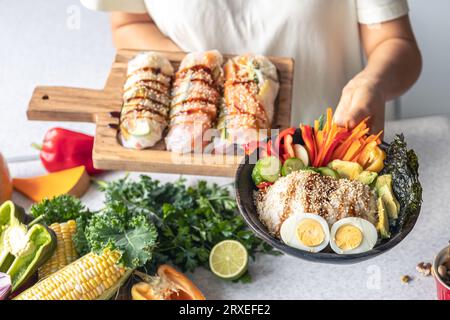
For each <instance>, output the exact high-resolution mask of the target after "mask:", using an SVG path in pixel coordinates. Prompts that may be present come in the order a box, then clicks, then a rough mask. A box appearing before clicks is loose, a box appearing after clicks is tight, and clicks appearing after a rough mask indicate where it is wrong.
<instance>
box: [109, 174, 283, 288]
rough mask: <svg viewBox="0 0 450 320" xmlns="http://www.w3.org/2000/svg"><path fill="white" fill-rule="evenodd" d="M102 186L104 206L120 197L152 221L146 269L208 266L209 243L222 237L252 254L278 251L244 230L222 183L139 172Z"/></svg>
mask: <svg viewBox="0 0 450 320" xmlns="http://www.w3.org/2000/svg"><path fill="white" fill-rule="evenodd" d="M102 190H103V191H104V192H105V198H106V202H105V204H106V206H107V207H108V206H111V204H113V203H116V202H119V203H121V204H123V205H124V206H126V208H127V211H129V212H136V213H142V214H145V215H146V216H147V217H148V218H149V219H151V220H152V221H153V222H154V223H155V225H156V227H157V230H158V245H157V247H156V248H155V250H154V257H153V259H152V261H151V263H150V264H149V265H147V268H148V269H153V270H154V269H155V267H156V266H158V265H159V264H162V263H172V264H175V265H176V266H178V267H179V268H181V269H182V270H183V271H194V270H195V269H196V268H197V267H199V266H203V267H206V268H208V267H209V261H208V260H209V253H210V251H211V249H212V247H213V246H214V245H215V244H216V243H218V242H220V241H222V240H226V239H234V240H238V241H240V242H241V243H242V244H243V245H244V246H245V247H246V248H247V250H248V252H249V255H250V256H251V257H252V258H254V257H255V255H256V254H257V253H260V252H261V253H270V254H277V251H274V250H273V248H272V247H271V246H270V245H267V244H266V243H265V242H263V241H262V240H260V239H259V238H257V237H256V236H255V235H254V234H253V233H252V232H251V231H250V230H248V229H247V226H246V224H245V222H244V220H243V219H242V217H241V216H240V215H237V214H236V208H237V205H236V201H235V199H234V197H233V196H232V195H231V194H230V191H229V190H228V189H227V188H226V187H220V186H218V185H217V184H208V183H207V182H206V181H199V182H198V184H197V186H195V187H194V186H193V187H187V186H186V185H185V181H184V180H182V179H180V180H178V181H176V182H174V183H166V184H161V183H160V182H159V181H157V180H153V179H151V178H150V177H149V176H145V175H142V176H140V178H139V179H138V180H137V181H131V180H128V179H127V178H125V179H120V180H118V181H115V182H112V183H109V184H107V185H106V186H104V187H102ZM245 279H246V280H249V277H247V276H246V277H245Z"/></svg>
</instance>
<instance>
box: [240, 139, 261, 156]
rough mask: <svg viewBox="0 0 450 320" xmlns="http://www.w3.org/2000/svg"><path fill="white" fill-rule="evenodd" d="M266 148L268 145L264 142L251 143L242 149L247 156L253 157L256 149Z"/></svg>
mask: <svg viewBox="0 0 450 320" xmlns="http://www.w3.org/2000/svg"><path fill="white" fill-rule="evenodd" d="M266 146H267V143H265V142H264V141H251V142H248V143H246V144H244V145H242V148H243V149H244V152H245V154H246V155H251V154H252V153H253V152H254V151H255V150H256V149H264V148H266Z"/></svg>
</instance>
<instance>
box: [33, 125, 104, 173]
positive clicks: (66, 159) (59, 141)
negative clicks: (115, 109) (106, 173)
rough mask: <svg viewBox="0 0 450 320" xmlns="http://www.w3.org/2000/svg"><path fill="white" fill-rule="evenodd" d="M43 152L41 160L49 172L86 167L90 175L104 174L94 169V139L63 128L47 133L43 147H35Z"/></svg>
mask: <svg viewBox="0 0 450 320" xmlns="http://www.w3.org/2000/svg"><path fill="white" fill-rule="evenodd" d="M34 146H35V147H37V148H38V149H40V150H41V152H40V158H41V162H42V164H43V165H44V167H45V169H47V171H49V172H55V171H61V170H65V169H70V168H74V167H78V166H81V165H84V166H85V167H86V171H87V172H88V173H89V174H90V175H94V174H98V173H100V172H102V171H101V170H97V169H95V168H94V165H93V163H92V149H93V147H94V137H92V136H90V135H87V134H83V133H80V132H75V131H70V130H67V129H63V128H53V129H50V130H49V131H47V133H46V134H45V136H44V142H43V143H42V146H38V145H34Z"/></svg>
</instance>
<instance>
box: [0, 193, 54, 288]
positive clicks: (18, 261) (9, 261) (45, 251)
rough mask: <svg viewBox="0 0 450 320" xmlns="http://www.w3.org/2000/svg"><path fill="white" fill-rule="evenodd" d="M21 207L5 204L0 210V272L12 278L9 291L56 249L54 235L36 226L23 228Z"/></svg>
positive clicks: (24, 218)
mask: <svg viewBox="0 0 450 320" xmlns="http://www.w3.org/2000/svg"><path fill="white" fill-rule="evenodd" d="M26 219H27V216H26V215H25V214H24V211H23V209H22V208H20V207H17V206H16V205H15V204H14V203H13V202H11V201H7V202H5V203H4V204H3V205H2V206H1V207H0V221H1V228H0V230H1V232H0V233H1V237H0V239H1V242H0V272H5V273H6V274H8V275H9V277H10V278H11V285H12V288H11V291H12V292H13V291H15V290H16V289H17V288H19V287H20V286H21V285H22V284H24V283H25V282H26V281H27V280H28V279H29V278H30V277H31V276H33V275H34V274H35V273H36V271H37V269H38V268H39V267H40V266H41V265H42V264H44V262H46V261H47V260H48V259H49V258H50V256H51V255H52V254H53V251H54V250H55V248H56V236H55V234H54V232H53V231H52V230H50V229H49V228H47V226H45V225H43V224H39V223H33V222H32V223H31V224H29V225H28V226H27V225H26V221H25V220H26Z"/></svg>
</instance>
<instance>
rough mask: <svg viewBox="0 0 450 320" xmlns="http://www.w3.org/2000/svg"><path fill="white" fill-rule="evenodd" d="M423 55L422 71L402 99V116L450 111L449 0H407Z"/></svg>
mask: <svg viewBox="0 0 450 320" xmlns="http://www.w3.org/2000/svg"><path fill="white" fill-rule="evenodd" d="M409 6H410V10H411V11H410V16H411V21H412V25H413V28H414V31H415V34H416V37H417V41H418V42H419V46H420V48H421V50H422V55H423V70H422V75H421V77H420V79H419V80H418V82H417V83H416V85H415V86H414V87H413V88H412V89H411V90H410V91H409V92H408V93H407V94H406V95H405V96H404V97H403V98H402V99H401V112H400V114H401V116H402V117H406V118H407V117H417V116H423V115H429V114H438V113H448V112H450V18H449V13H450V1H449V0H432V1H430V0H428V1H426V0H409Z"/></svg>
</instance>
